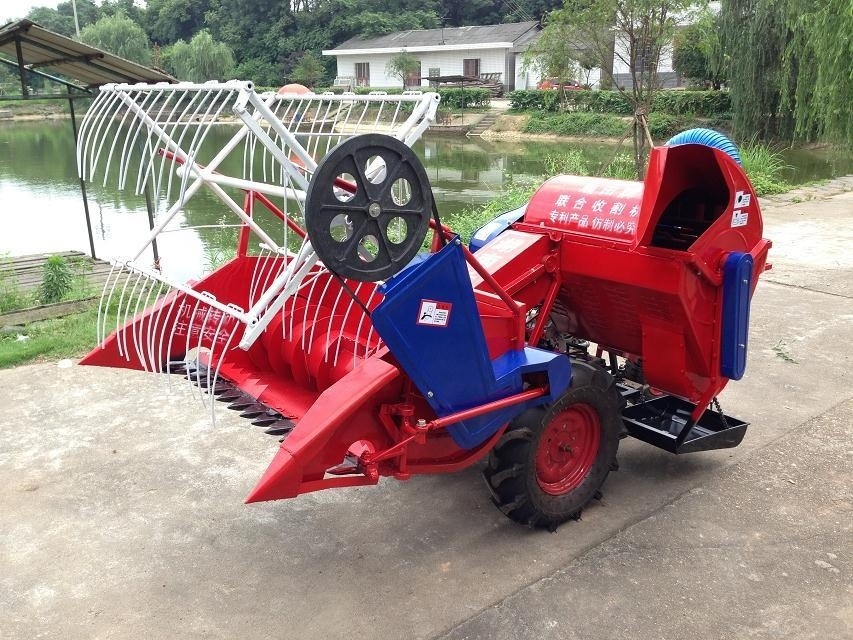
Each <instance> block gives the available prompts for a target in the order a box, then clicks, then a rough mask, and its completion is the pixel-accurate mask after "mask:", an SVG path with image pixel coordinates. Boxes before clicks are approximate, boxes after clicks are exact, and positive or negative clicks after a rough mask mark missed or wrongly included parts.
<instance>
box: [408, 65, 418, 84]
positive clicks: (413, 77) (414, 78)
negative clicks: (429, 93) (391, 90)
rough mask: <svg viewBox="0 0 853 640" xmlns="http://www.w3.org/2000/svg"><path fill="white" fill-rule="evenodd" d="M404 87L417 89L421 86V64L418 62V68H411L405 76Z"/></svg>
mask: <svg viewBox="0 0 853 640" xmlns="http://www.w3.org/2000/svg"><path fill="white" fill-rule="evenodd" d="M406 86H407V87H419V86H421V63H420V62H418V66H417V67H415V66H412V69H411V71H409V73H407V74H406Z"/></svg>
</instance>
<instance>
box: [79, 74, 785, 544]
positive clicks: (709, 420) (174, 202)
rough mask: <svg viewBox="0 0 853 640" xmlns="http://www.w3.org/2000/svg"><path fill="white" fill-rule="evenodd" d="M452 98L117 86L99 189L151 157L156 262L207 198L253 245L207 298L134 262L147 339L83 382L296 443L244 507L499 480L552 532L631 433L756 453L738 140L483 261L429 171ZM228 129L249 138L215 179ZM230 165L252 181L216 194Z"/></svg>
mask: <svg viewBox="0 0 853 640" xmlns="http://www.w3.org/2000/svg"><path fill="white" fill-rule="evenodd" d="M437 101H438V99H437V97H436V96H434V95H432V94H424V95H420V94H416V95H410V96H385V95H375V96H365V97H360V96H353V95H345V96H332V95H322V96H317V95H314V94H299V95H295V94H293V95H291V94H287V93H285V94H275V95H272V94H265V95H257V94H255V93H254V91H253V89H252V87H251V85H250V84H247V83H228V84H224V85H173V86H162V85H132V86H125V85H110V86H108V87H105V88H104V89H103V90H102V94H101V96H100V97H99V98H98V100H96V101H95V103H94V104H93V106H92V108H91V109H90V111H89V114H88V115H87V120H86V122H85V123H84V128H83V135H82V136H81V144H80V148H79V163H80V168H81V173H82V175H83V176H84V177H86V178H91V177H93V176H94V175H95V174H97V173H98V171H99V170H100V171H103V172H104V176H105V179H106V177H107V176H108V175H109V176H112V175H115V173H116V172H114V171H110V170H109V169H107V168H105V167H108V166H109V165H110V164H111V163H110V161H109V159H108V160H107V162H106V163H101V162H100V158H102V157H104V155H105V154H107V153H108V154H109V157H110V158H112V157H115V159H116V161H117V162H118V165H119V166H118V172H117V173H118V178H119V182H120V183H123V182H124V181H125V180H126V177H127V176H128V175H129V173H130V170H129V168H130V167H131V166H135V164H136V163H135V162H134V157H136V158H137V160H138V167H139V169H138V171H137V180H136V183H137V189H138V190H141V189H142V188H144V187H145V186H146V185H150V187H151V188H153V191H154V192H155V193H157V194H159V197H158V198H156V200H157V202H163V203H165V204H164V209H163V211H161V212H160V213H159V214H158V217H157V225H156V226H155V228H154V229H153V231H152V233H151V236H150V237H149V238H148V240H147V242H146V247H147V245H148V244H149V243H150V242H151V241H153V240H155V239H156V238H157V236H158V235H159V234H161V233H164V232H165V231H167V230H168V225H169V224H174V223H175V221H176V220H179V215H178V214H179V212H180V211H181V210H182V209H183V207H184V205H185V203H186V202H187V200H188V199H189V197H191V196H192V194H194V193H195V192H196V191H197V190H198V189H199V188H200V187H201V186H207V187H210V188H211V189H212V190H213V192H214V194H216V195H217V196H218V197H220V198H221V199H222V200H223V202H225V204H226V205H227V207H228V208H229V209H230V210H231V211H232V212H233V213H234V214H235V215H236V216H237V217H238V219H239V238H238V241H237V251H236V255H235V257H234V258H233V259H231V260H230V261H228V262H227V263H226V264H224V265H223V266H221V267H219V268H218V269H216V270H214V271H213V272H212V273H210V274H209V275H206V276H204V277H202V278H201V279H199V280H197V281H194V282H192V283H191V284H183V283H182V282H180V281H177V280H175V279H172V278H171V277H170V276H169V275H168V274H164V273H160V272H158V271H156V270H153V269H150V268H146V267H145V266H143V264H142V261H144V260H143V256H144V252H145V250H146V247H143V249H142V250H140V252H139V253H138V254H137V255H136V256H135V257H134V258H133V259H132V260H129V261H127V262H122V263H117V265H116V269H115V276H114V277H113V278H112V279H111V281H110V282H109V283H108V285H107V286H106V287H105V290H104V300H103V302H102V307H103V309H104V310H107V309H110V308H118V310H119V313H120V314H121V315H125V316H128V317H127V318H126V319H125V320H124V321H121V322H120V324H119V326H117V329H116V331H115V332H113V333H112V334H111V335H109V336H106V330H105V327H104V326H103V323H102V324H101V325H99V329H100V330H101V333H102V336H103V340H102V343H101V345H100V346H99V347H97V348H96V349H95V350H94V351H93V352H92V353H90V354H89V355H88V356H87V357H86V358H85V359H84V360H83V364H89V365H100V366H110V367H125V368H131V369H144V370H149V371H154V372H166V373H171V374H178V375H181V376H184V377H186V378H187V379H189V380H190V381H191V382H193V383H195V384H196V385H198V386H199V387H201V388H202V389H205V390H206V392H207V395H206V397H207V398H216V399H217V400H220V401H222V402H224V403H227V404H228V405H229V406H230V407H231V408H233V409H236V410H238V411H240V412H241V415H243V416H245V417H246V418H248V419H250V420H252V423H253V424H255V425H259V426H260V427H262V428H263V429H264V430H265V431H266V432H267V433H269V434H271V435H273V436H276V437H278V438H280V447H279V449H278V452H277V453H276V455H275V457H274V458H273V460H272V463H271V464H270V466H269V468H268V469H267V471H266V473H265V474H264V475H263V477H262V478H261V479H260V481H259V482H258V484H257V486H256V487H255V488H254V489H253V490H252V492H251V493H250V495H249V497H248V501H249V502H257V501H263V500H277V499H281V498H293V497H296V496H298V495H300V494H302V493H307V492H310V491H317V490H320V489H331V488H336V487H347V486H359V485H372V484H376V483H377V482H378V481H379V478H380V477H381V476H393V477H395V478H397V479H400V480H405V479H408V478H410V477H411V476H412V475H414V474H423V473H441V472H450V471H456V470H458V469H462V468H464V467H467V466H470V465H472V464H474V463H476V462H477V461H479V460H481V459H483V458H485V457H488V461H487V464H486V467H485V471H484V475H485V479H486V482H487V485H488V487H489V490H490V491H491V494H492V497H493V500H494V502H495V504H496V505H497V506H498V507H499V508H500V509H501V510H502V511H503V512H504V513H505V514H506V515H507V516H508V517H510V518H512V519H513V520H515V521H518V522H521V523H524V524H527V525H531V526H543V527H549V528H553V527H555V526H557V525H558V524H559V523H561V522H563V521H566V520H568V519H571V518H575V517H577V516H578V514H579V513H580V510H581V509H582V508H583V506H584V505H585V504H586V503H587V502H588V501H589V500H591V499H592V498H593V497H594V496H596V495H597V494H598V491H599V489H600V488H601V486H602V484H603V483H604V481H605V479H606V477H607V475H608V473H609V472H610V471H611V470H612V469H614V468H615V466H616V452H617V447H618V443H619V440H620V439H621V438H622V437H624V436H625V435H631V436H633V437H636V438H639V439H641V440H643V441H645V442H648V443H650V444H652V445H654V446H657V447H660V448H663V449H666V450H667V451H670V452H672V453H686V452H695V451H705V450H710V449H719V448H726V447H734V446H737V445H738V444H739V443H740V442H741V440H742V439H743V437H744V433H745V431H746V427H747V424H746V423H745V422H742V421H740V420H737V419H734V418H732V417H729V416H726V415H725V414H724V413H723V412H722V411H721V410H720V407H719V403H718V402H717V396H718V395H719V394H720V392H721V391H722V390H723V388H724V387H725V386H726V384H727V383H728V382H729V380H737V379H739V378H741V376H742V375H743V373H744V369H745V365H746V350H747V333H748V324H749V306H750V299H751V296H752V293H753V291H754V288H755V285H756V282H757V279H758V276H759V275H760V274H761V273H762V272H763V271H764V270H765V268H767V267H766V258H767V251H768V249H769V247H770V242H769V241H768V240H765V239H763V238H762V220H761V213H760V211H759V206H758V200H757V198H756V196H755V193H754V191H753V189H752V186H751V185H750V183H749V180H748V179H747V177H746V175H745V174H744V172H743V170H742V168H741V167H740V162H739V158H738V157H737V150H736V149H735V148H734V147H733V146H732V145H731V143H730V142H728V141H727V140H726V139H725V138H724V137H723V136H721V135H720V134H716V133H714V132H709V131H707V130H693V131H690V132H685V134H682V135H681V136H677V137H676V138H675V139H673V140H672V141H670V143H668V144H667V145H665V146H661V147H657V148H655V149H653V151H652V154H651V157H650V160H649V170H648V175H647V177H646V180H645V183H640V182H631V181H623V180H609V179H602V178H586V177H574V176H557V177H554V178H552V179H551V180H548V181H547V182H545V184H543V185H542V186H541V188H540V189H539V190H538V191H537V192H536V193H535V194H534V196H533V197H532V198H531V200H530V202H529V203H528V204H527V205H526V206H525V207H522V208H521V209H519V210H517V211H514V212H509V213H507V214H505V215H503V216H501V217H499V218H498V219H496V220H495V221H493V222H492V223H490V224H488V225H486V226H485V227H484V228H483V229H481V230H480V231H479V232H478V233H477V234H476V235H475V236H474V238H473V239H472V241H471V245H470V247H466V246H465V245H464V244H463V243H462V242H461V241H460V239H459V237H458V236H456V235H455V234H454V233H453V232H452V231H450V230H449V229H447V228H446V227H444V226H443V225H442V224H441V222H440V220H439V216H438V211H437V209H436V206H435V203H434V201H433V197H432V191H431V188H430V185H429V182H428V179H427V177H426V173H425V171H424V169H423V167H422V166H421V164H420V162H419V160H418V158H417V156H416V155H415V154H414V153H413V152H412V151H411V149H410V145H411V144H412V143H413V142H414V141H415V140H416V139H417V138H418V136H419V135H420V133H422V132H423V130H425V129H426V127H427V126H428V125H429V122H430V121H431V119H432V118H434V115H435V106H436V105H437ZM226 107H230V111H231V112H233V114H235V115H236V119H237V120H239V121H240V122H242V126H240V127H238V129H237V133H236V134H235V135H234V137H233V138H231V140H229V142H228V143H226V144H225V145H220V146H219V147H216V148H215V149H213V150H209V154H208V155H209V156H211V157H210V159H209V161H208V160H205V159H204V158H203V156H204V149H205V142H204V140H205V136H206V135H207V132H208V131H209V130H210V127H211V126H212V125H213V124H216V123H217V122H219V121H220V120H221V118H220V117H219V115H220V113H221V112H222V111H223V110H224V109H225V108H226ZM383 114H384V116H388V115H389V114H392V117H391V118H390V120H382V118H383V117H384V116H383ZM232 119H233V118H232ZM380 121H381V122H382V123H383V124H381V126H380ZM364 122H371V123H372V124H371V127H370V130H368V131H366V132H364V130H363V129H362V130H359V125H360V124H361V123H364ZM378 132H379V133H378ZM232 152H234V153H236V154H237V155H239V156H240V157H242V160H243V161H242V164H243V167H244V176H243V177H242V178H235V177H231V176H228V175H225V173H224V171H220V170H221V169H222V167H224V166H225V159H226V157H227V156H228V155H229V154H231V153H232ZM315 157H322V160H321V161H320V163H319V164H316V163H315V162H314V158H315ZM259 174H260V176H261V177H260V178H259V177H258V175H259ZM227 189H231V190H232V191H233V190H239V191H241V192H242V193H243V194H244V195H243V203H242V205H238V204H237V202H236V201H235V200H234V199H233V198H232V196H231V195H229V192H228V191H227ZM164 194H165V196H164ZM170 203H171V204H170ZM256 205H261V207H262V208H263V209H265V210H266V215H267V218H268V219H267V222H266V223H264V222H263V220H262V216H261V215H260V209H261V207H257V210H256ZM269 213H271V214H273V215H269ZM176 216H177V217H176ZM270 221H272V223H270ZM178 224H180V222H178ZM265 224H266V226H264V225H265ZM270 227H272V230H271V228H270ZM428 234H431V235H430V236H429V238H427V236H428ZM255 240H258V241H259V242H258V244H257V245H256V246H254V241H255ZM427 240H428V243H429V247H430V249H429V251H426V250H423V249H422V247H423V246H424V243H425V242H426V241H427ZM131 315H132V316H133V317H132V318H131V317H130V316H131ZM210 404H211V406H213V404H214V403H213V402H212V401H211V403H210Z"/></svg>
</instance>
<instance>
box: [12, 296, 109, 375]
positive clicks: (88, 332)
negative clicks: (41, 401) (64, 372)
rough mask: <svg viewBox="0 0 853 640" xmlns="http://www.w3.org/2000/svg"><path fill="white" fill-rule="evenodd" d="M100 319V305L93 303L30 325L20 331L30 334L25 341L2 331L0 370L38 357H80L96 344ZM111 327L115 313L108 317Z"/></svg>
mask: <svg viewBox="0 0 853 640" xmlns="http://www.w3.org/2000/svg"><path fill="white" fill-rule="evenodd" d="M97 322H98V304H97V302H93V303H92V306H91V307H90V308H89V309H87V310H86V311H82V312H80V313H75V314H72V315H70V316H66V317H64V318H54V319H52V320H42V321H40V322H33V323H30V324H28V325H27V326H26V327H24V328H23V329H22V330H21V331H20V332H19V333H20V335H23V336H26V337H27V339H26V340H24V341H20V340H19V339H18V334H16V333H4V334H0V369H5V368H8V367H14V366H15V365H19V364H23V363H25V362H29V361H31V360H35V359H45V360H54V359H59V358H76V357H80V356H82V355H84V354H85V353H86V352H87V351H89V350H90V349H92V348H94V346H95V343H96V341H97V329H96V327H97ZM107 327H115V316H112V317H110V318H108V320H107Z"/></svg>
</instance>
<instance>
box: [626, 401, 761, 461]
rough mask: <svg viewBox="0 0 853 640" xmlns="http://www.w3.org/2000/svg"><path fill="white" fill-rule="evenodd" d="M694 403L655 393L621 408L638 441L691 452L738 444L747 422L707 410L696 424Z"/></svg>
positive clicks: (629, 430)
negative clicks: (650, 396)
mask: <svg viewBox="0 0 853 640" xmlns="http://www.w3.org/2000/svg"><path fill="white" fill-rule="evenodd" d="M695 408H696V405H694V404H692V403H690V402H687V401H686V400H682V399H681V398H676V397H674V396H668V395H663V396H656V397H653V398H649V399H648V400H646V401H644V402H640V403H637V404H634V405H632V406H630V407H627V408H626V409H624V410H623V411H622V421H623V422H624V423H625V428H626V429H627V430H628V433H629V434H630V435H632V436H633V437H635V438H637V439H638V440H642V441H643V442H648V443H649V444H651V445H654V446H656V447H659V448H661V449H664V450H665V451H669V452H670V453H694V452H697V451H711V450H713V449H729V448H731V447H736V446H738V445H739V444H740V443H741V441H742V440H743V437H744V434H746V428H747V426H749V423H748V422H743V421H742V420H738V419H737V418H732V417H731V416H727V415H725V414H723V413H721V412H717V411H712V410H711V409H706V410H705V413H703V414H702V417H701V418H699V421H698V422H696V423H695V424H694V423H693V422H692V421H691V420H690V415H691V414H692V413H693V410H694V409H695Z"/></svg>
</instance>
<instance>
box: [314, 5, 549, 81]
mask: <svg viewBox="0 0 853 640" xmlns="http://www.w3.org/2000/svg"><path fill="white" fill-rule="evenodd" d="M538 34H539V23H538V22H534V21H531V22H515V23H510V24H495V25H486V26H471V27H454V28H444V29H419V30H414V31H402V32H398V33H391V34H388V35H385V36H381V37H379V38H360V37H356V38H351V39H350V40H347V41H346V42H344V43H343V44H342V45H340V46H339V47H337V48H335V49H327V50H325V51H323V55H324V56H335V57H336V58H337V62H338V77H339V78H344V77H349V78H353V79H354V82H355V85H356V86H362V87H393V86H400V84H401V83H400V79H399V78H395V77H393V76H391V75H389V72H388V70H387V67H388V63H389V62H390V61H391V58H393V57H394V56H396V55H399V54H400V53H402V52H404V51H405V52H407V53H408V54H410V55H411V56H413V57H415V58H416V59H417V60H418V61H419V62H420V69H419V70H417V72H416V73H413V74H411V76H410V78H409V79H408V81H407V82H406V83H405V84H406V85H407V86H412V85H422V86H428V85H429V80H428V79H426V78H427V77H437V76H453V75H463V76H470V77H480V76H484V75H486V74H489V76H490V77H491V78H493V79H496V80H497V81H498V82H500V83H502V84H503V85H504V88H505V90H506V91H511V90H513V89H527V88H533V87H535V86H536V81H537V80H538V78H534V77H531V75H530V73H528V72H527V71H524V70H522V64H521V57H522V55H523V54H524V51H525V50H526V49H527V47H528V45H529V44H530V42H531V41H532V40H534V39H535V38H536V37H537V36H538ZM495 74H497V75H495Z"/></svg>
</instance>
